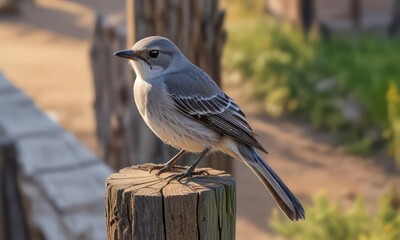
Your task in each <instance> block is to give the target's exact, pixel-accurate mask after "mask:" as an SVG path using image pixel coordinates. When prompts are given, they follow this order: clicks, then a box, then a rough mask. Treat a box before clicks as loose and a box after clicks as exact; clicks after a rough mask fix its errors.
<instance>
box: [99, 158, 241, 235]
mask: <svg viewBox="0 0 400 240" xmlns="http://www.w3.org/2000/svg"><path fill="white" fill-rule="evenodd" d="M152 166H154V165H153V164H144V165H138V166H132V167H128V168H124V169H122V170H120V171H119V173H114V174H112V175H111V176H110V177H108V179H107V180H106V210H105V212H106V213H105V218H106V220H105V222H106V232H107V239H138V240H140V239H157V240H158V239H167V240H168V239H172V240H173V239H185V240H191V239H229V240H230V239H235V220H236V191H235V180H234V179H233V178H232V177H231V176H230V175H229V174H227V173H225V172H223V171H218V170H214V169H211V168H201V169H196V171H206V172H207V174H202V175H195V176H193V177H191V178H188V179H183V180H182V181H180V182H179V181H177V180H175V179H172V180H171V177H172V176H173V175H174V174H176V173H180V172H184V171H186V170H184V169H178V168H174V169H173V171H171V172H168V173H163V174H161V175H160V177H156V176H155V173H156V172H157V171H152V172H151V173H150V172H149V169H150V168H151V167H152Z"/></svg>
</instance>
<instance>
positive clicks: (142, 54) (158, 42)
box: [115, 36, 305, 220]
mask: <svg viewBox="0 0 400 240" xmlns="http://www.w3.org/2000/svg"><path fill="white" fill-rule="evenodd" d="M115 55H116V56H119V57H123V58H127V59H129V60H131V61H130V63H131V65H132V67H133V69H134V70H135V72H136V80H135V83H134V87H133V94H134V98H135V102H136V105H137V108H138V110H139V112H140V114H141V115H142V117H143V119H144V121H145V122H146V124H147V125H148V126H149V127H150V128H151V130H152V131H153V132H154V133H155V134H156V135H157V136H158V137H159V138H160V139H161V140H163V141H164V142H165V143H167V144H169V145H172V146H173V147H175V148H178V149H181V151H180V152H179V153H178V154H177V155H176V156H174V157H173V158H172V159H171V160H170V161H168V162H167V163H166V164H164V165H161V166H158V169H159V171H158V172H157V175H159V174H161V173H163V172H166V171H169V170H171V169H172V168H173V167H174V165H175V163H176V162H177V161H178V160H179V159H180V158H181V157H182V156H183V155H184V154H185V153H187V152H192V153H200V155H199V156H198V158H197V159H196V160H195V162H194V163H193V165H192V166H191V167H190V168H188V170H187V171H186V173H184V174H182V175H180V176H179V177H180V178H184V177H189V176H191V175H192V174H193V171H194V169H195V167H196V166H197V165H198V164H199V162H200V161H201V159H203V158H204V157H205V156H206V155H207V154H208V153H209V152H211V151H221V152H223V153H225V154H228V155H229V156H231V157H233V158H236V159H238V160H241V161H243V162H244V163H245V164H246V165H247V166H248V167H249V168H250V169H251V170H253V172H254V173H255V174H256V175H257V176H258V178H259V179H260V180H261V181H262V182H263V184H264V185H265V187H266V188H268V190H269V191H270V192H271V194H272V196H273V197H274V198H275V201H276V202H277V204H278V205H279V207H280V208H281V209H282V211H283V212H284V213H285V214H286V216H287V217H288V218H289V219H291V220H299V219H304V217H305V213H304V209H303V207H302V206H301V204H300V202H299V201H298V200H297V199H296V197H295V196H294V195H293V193H292V192H291V191H290V190H289V188H288V187H287V186H286V185H285V184H284V183H283V181H282V180H281V179H280V178H279V177H278V175H277V174H276V173H275V172H274V171H273V170H272V168H271V167H270V166H269V165H268V164H267V163H266V162H265V161H264V159H263V158H262V157H261V156H260V154H259V153H258V151H257V150H260V151H263V152H265V153H266V152H267V151H266V150H265V149H264V148H263V147H262V146H261V144H260V143H259V142H258V141H257V139H255V137H254V134H253V131H252V129H251V127H250V126H249V124H248V123H247V120H246V116H245V115H244V113H243V112H242V111H241V110H240V108H239V107H238V105H236V104H235V103H234V102H233V100H232V99H231V98H230V97H228V96H227V95H226V94H225V93H223V92H222V91H221V89H220V88H219V87H218V86H217V85H216V84H215V82H214V81H213V80H212V79H211V78H210V77H209V76H208V75H207V74H206V73H205V72H204V71H202V70H201V69H200V68H198V67H197V66H196V65H194V64H192V63H191V62H190V61H189V60H188V59H187V58H186V57H185V56H184V55H183V54H182V53H181V52H180V51H179V49H178V48H177V47H176V46H175V44H174V43H172V42H171V41H170V40H168V39H167V38H164V37H159V36H152V37H147V38H144V39H142V40H140V41H138V42H137V43H136V44H135V45H134V46H133V47H132V49H130V50H123V51H119V52H116V53H115Z"/></svg>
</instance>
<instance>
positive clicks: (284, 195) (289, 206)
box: [239, 145, 305, 221]
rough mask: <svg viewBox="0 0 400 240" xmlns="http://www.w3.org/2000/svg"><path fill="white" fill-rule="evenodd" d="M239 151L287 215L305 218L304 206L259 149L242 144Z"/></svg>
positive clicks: (293, 217) (293, 218)
mask: <svg viewBox="0 0 400 240" xmlns="http://www.w3.org/2000/svg"><path fill="white" fill-rule="evenodd" d="M239 151H240V153H241V155H242V156H243V157H244V159H242V160H243V161H244V162H245V163H246V165H247V166H249V167H250V168H251V170H253V172H254V173H255V174H256V175H257V177H258V178H259V179H260V180H261V181H262V182H263V184H264V186H265V187H266V188H268V190H269V191H270V192H271V194H272V196H273V197H274V199H275V201H276V203H277V204H278V205H279V208H280V209H281V210H282V211H283V212H284V213H285V215H286V216H287V217H288V218H289V219H290V220H292V221H297V220H299V219H304V218H305V213H304V209H303V206H301V204H300V202H299V201H298V200H297V198H296V197H295V196H294V194H293V193H292V192H291V191H290V190H289V188H288V187H287V186H286V185H285V184H284V183H283V181H282V180H281V178H280V177H279V176H278V175H277V174H276V173H275V172H274V171H273V170H272V168H271V167H270V166H269V165H268V164H267V163H266V162H265V160H264V159H263V158H262V157H261V156H260V154H259V153H258V152H257V150H256V149H255V148H253V147H248V146H243V145H242V146H240V147H239Z"/></svg>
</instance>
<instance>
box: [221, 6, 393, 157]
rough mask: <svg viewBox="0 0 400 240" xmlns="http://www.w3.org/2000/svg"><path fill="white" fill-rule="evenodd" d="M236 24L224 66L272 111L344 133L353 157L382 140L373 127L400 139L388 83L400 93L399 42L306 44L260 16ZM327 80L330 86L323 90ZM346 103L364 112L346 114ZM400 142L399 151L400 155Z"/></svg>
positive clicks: (368, 39)
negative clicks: (352, 115) (356, 115)
mask: <svg viewBox="0 0 400 240" xmlns="http://www.w3.org/2000/svg"><path fill="white" fill-rule="evenodd" d="M233 2H236V1H233ZM248 11H249V10H248V9H247V12H248ZM228 15H229V8H228ZM238 18H240V17H238ZM238 18H236V19H235V21H234V23H231V24H228V36H229V38H228V42H227V47H226V50H225V54H224V58H223V64H224V67H225V68H226V69H227V70H228V71H239V72H240V73H241V75H242V77H243V79H245V80H248V81H252V82H253V83H254V89H255V90H254V91H255V96H256V97H258V98H260V99H261V100H263V101H264V103H265V105H264V106H265V110H266V112H268V113H269V114H271V115H273V116H280V115H282V114H284V113H291V112H292V113H300V114H302V115H305V116H306V117H307V118H308V119H310V121H311V122H312V123H313V124H314V125H315V126H316V127H318V128H323V129H328V130H329V131H331V132H333V133H336V134H338V136H340V137H341V139H343V142H345V143H347V144H348V146H349V148H350V150H352V151H353V152H360V153H365V152H368V151H369V150H370V149H371V146H372V145H373V143H374V141H376V139H371V137H370V136H369V135H368V131H369V130H371V129H378V130H379V131H380V132H381V136H383V138H384V137H386V138H389V137H390V136H399V134H398V133H397V134H394V133H395V132H396V131H397V130H396V129H397V127H396V128H395V127H393V124H392V120H391V119H389V117H388V108H389V105H390V104H391V103H389V100H388V99H387V97H386V95H387V94H386V93H387V91H388V88H389V82H390V81H391V82H392V85H394V86H397V88H399V87H400V67H399V63H400V54H399V52H400V40H399V39H387V38H384V37H377V36H362V37H358V38H345V37H333V38H331V39H330V40H322V39H321V38H320V37H319V36H318V35H317V34H314V35H311V36H309V37H308V38H306V37H305V36H304V34H303V33H302V32H301V31H300V30H299V29H297V28H296V27H294V26H292V25H290V24H286V23H282V22H278V21H277V20H275V19H273V18H271V17H268V16H266V15H264V14H262V13H259V12H256V13H255V14H254V15H248V14H247V15H246V18H243V19H242V20H241V21H239V20H238ZM329 79H331V80H332V84H331V85H330V86H329V87H327V88H325V89H322V90H321V89H318V85H319V84H322V83H323V82H324V81H326V82H329ZM348 99H350V100H351V102H355V103H357V105H358V106H359V111H360V112H361V117H360V118H359V119H355V120H352V119H350V120H349V119H348V118H346V116H344V113H343V112H344V110H343V108H344V107H346V105H348V102H347V101H348ZM396 106H398V105H396ZM396 118H397V119H398V118H399V117H398V115H397V117H396ZM396 126H397V125H396ZM397 132H398V131H397ZM398 138H399V137H397V138H396V137H392V138H389V139H398ZM383 140H386V139H383ZM399 141H400V140H399ZM394 144H396V146H397V147H396V148H393V149H400V145H399V143H398V142H396V143H394ZM398 158H399V159H400V156H398Z"/></svg>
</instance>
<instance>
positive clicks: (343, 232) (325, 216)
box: [271, 194, 400, 240]
mask: <svg viewBox="0 0 400 240" xmlns="http://www.w3.org/2000/svg"><path fill="white" fill-rule="evenodd" d="M399 200H400V199H399V198H398V196H396V194H387V195H385V196H383V197H382V198H381V199H380V200H379V202H378V204H377V209H376V213H375V214H374V215H373V216H370V215H369V214H368V213H367V211H366V208H365V203H364V199H363V198H362V197H358V198H357V200H356V202H355V203H354V205H353V207H352V208H351V209H349V210H347V211H343V210H341V208H340V207H339V206H338V204H331V203H329V201H328V198H327V196H326V195H324V194H319V195H317V196H315V197H314V200H313V206H312V207H310V208H308V209H306V220H305V221H300V222H297V223H292V222H290V221H287V220H286V219H284V220H283V219H282V218H281V215H280V214H279V213H278V211H274V213H273V219H272V222H271V227H272V229H273V230H274V232H275V233H276V234H278V235H280V236H282V237H284V238H285V239H293V240H310V239H318V240H398V239H400V206H399Z"/></svg>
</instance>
